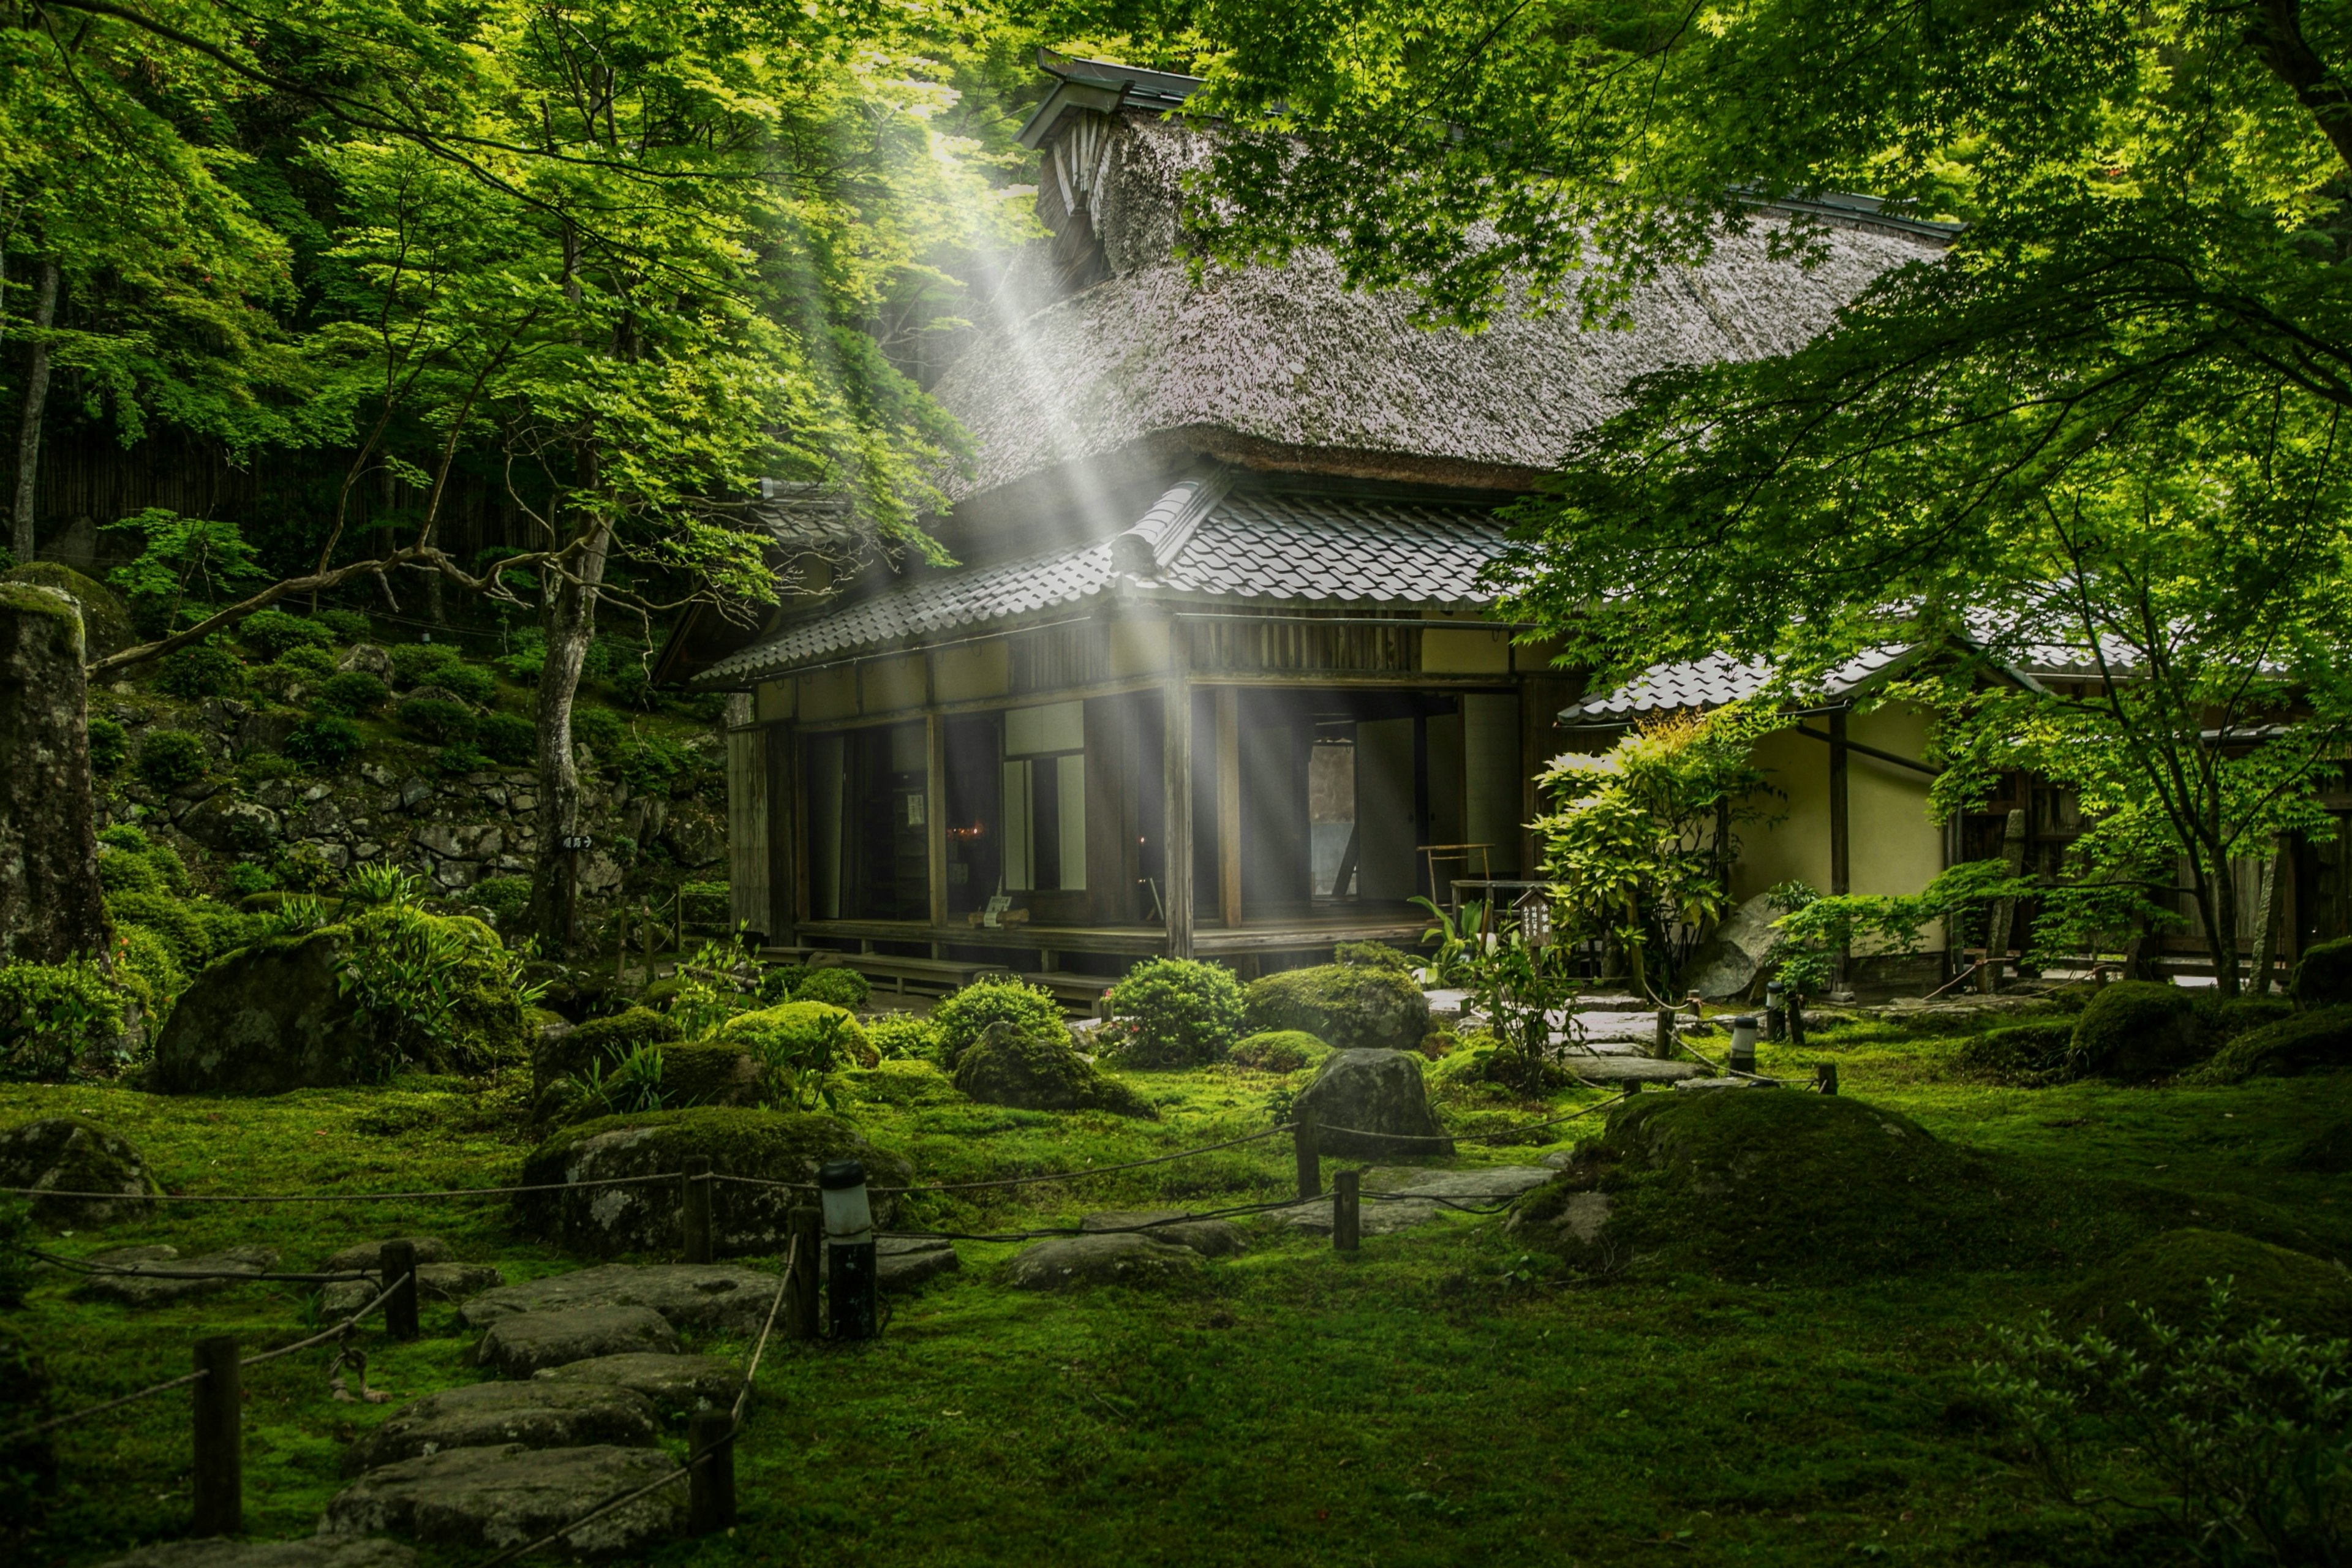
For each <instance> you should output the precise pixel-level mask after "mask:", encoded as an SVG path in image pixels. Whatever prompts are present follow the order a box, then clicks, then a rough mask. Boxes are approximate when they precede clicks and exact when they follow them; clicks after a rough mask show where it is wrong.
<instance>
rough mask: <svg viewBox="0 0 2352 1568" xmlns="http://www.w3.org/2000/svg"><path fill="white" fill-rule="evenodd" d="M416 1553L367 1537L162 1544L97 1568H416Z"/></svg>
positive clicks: (311, 1537) (313, 1537)
mask: <svg viewBox="0 0 2352 1568" xmlns="http://www.w3.org/2000/svg"><path fill="white" fill-rule="evenodd" d="M415 1563H416V1553H415V1552H414V1551H413V1550H411V1549H410V1548H408V1547H405V1546H403V1545H401V1544H400V1543H399V1542H396V1541H377V1540H372V1539H369V1538H366V1537H352V1538H349V1539H345V1540H322V1539H320V1538H319V1537H317V1536H307V1537H305V1538H303V1539H302V1540H300V1541H225V1540H222V1539H220V1538H219V1537H217V1536H215V1538H213V1539H212V1540H210V1541H166V1542H162V1543H161V1544H160V1545H155V1546H142V1547H141V1548H140V1549H139V1550H138V1551H136V1552H132V1553H131V1555H130V1556H128V1557H117V1558H115V1559H114V1560H113V1561H112V1562H110V1563H105V1564H103V1565H102V1568H415Z"/></svg>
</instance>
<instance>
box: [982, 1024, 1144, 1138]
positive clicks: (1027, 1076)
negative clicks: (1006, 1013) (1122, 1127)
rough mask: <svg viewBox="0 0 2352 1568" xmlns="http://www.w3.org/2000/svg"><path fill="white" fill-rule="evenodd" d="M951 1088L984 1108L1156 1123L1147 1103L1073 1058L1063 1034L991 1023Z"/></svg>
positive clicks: (1076, 1058) (1065, 1035)
mask: <svg viewBox="0 0 2352 1568" xmlns="http://www.w3.org/2000/svg"><path fill="white" fill-rule="evenodd" d="M955 1085H956V1088H958V1089H961V1090H963V1092H964V1093H966V1094H968V1095H970V1096H971V1098H972V1099H974V1100H981V1101H983V1102H984V1103H986V1104H989V1105H1010V1106H1015V1107H1018V1108H1019V1109H1021V1110H1108V1111H1109V1112H1111V1113H1112V1114H1113V1115H1115V1116H1143V1117H1150V1118H1154V1119H1157V1117H1158V1115H1159V1112H1158V1111H1156V1110H1153V1109H1152V1108H1151V1104H1150V1101H1149V1100H1145V1099H1144V1098H1143V1097H1142V1096H1141V1095H1139V1094H1138V1093H1136V1092H1135V1090H1133V1089H1129V1087H1128V1086H1127V1085H1125V1084H1123V1083H1121V1082H1119V1081H1118V1079H1115V1078H1112V1077H1110V1076H1109V1075H1108V1074H1107V1073H1104V1072H1103V1071H1102V1070H1101V1069H1099V1068H1097V1067H1096V1066H1095V1065H1094V1064H1093V1063H1092V1062H1090V1061H1088V1060H1087V1059H1086V1058H1084V1057H1082V1056H1080V1055H1078V1053H1077V1052H1076V1050H1074V1049H1073V1048H1072V1047H1071V1046H1070V1043H1069V1037H1068V1034H1067V1032H1066V1031H1064V1032H1063V1033H1062V1037H1060V1038H1059V1039H1056V1038H1055V1037H1054V1036H1052V1035H1049V1034H1047V1033H1046V1032H1045V1030H1043V1029H1024V1028H1023V1027H1021V1026H1019V1025H1017V1024H1011V1023H1003V1022H1000V1023H994V1024H991V1025H990V1026H988V1027H987V1028H986V1029H985V1030H983V1031H982V1034H981V1037H980V1040H979V1042H978V1043H977V1044H975V1045H974V1046H973V1047H971V1049H970V1050H968V1051H966V1052H964V1053H963V1059H962V1060H961V1062H959V1063H958V1064H957V1066H956V1072H955Z"/></svg>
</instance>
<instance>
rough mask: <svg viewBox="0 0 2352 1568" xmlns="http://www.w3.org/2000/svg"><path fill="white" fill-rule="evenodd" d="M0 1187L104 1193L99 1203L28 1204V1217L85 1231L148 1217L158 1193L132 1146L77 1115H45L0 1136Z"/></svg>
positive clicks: (65, 1200) (38, 1200) (51, 1201)
mask: <svg viewBox="0 0 2352 1568" xmlns="http://www.w3.org/2000/svg"><path fill="white" fill-rule="evenodd" d="M0 1187H39V1188H42V1189H43V1190H45V1191H48V1192H60V1193H108V1194H121V1195H120V1196H110V1197H103V1198H48V1197H37V1198H35V1199H33V1200H32V1207H33V1217H34V1218H35V1219H37V1220H38V1221H40V1222H41V1223H42V1224H43V1225H47V1226H56V1227H58V1228H60V1229H65V1228H76V1229H85V1228H88V1227H89V1226H100V1225H109V1224H111V1223H112V1222H114V1221H116V1220H120V1219H131V1218H135V1217H137V1216H139V1215H145V1214H148V1213H150V1212H152V1210H153V1208H154V1206H155V1205H153V1203H152V1202H151V1201H150V1200H149V1197H148V1194H151V1193H154V1192H158V1191H160V1190H161V1189H160V1188H158V1187H157V1186H156V1185H155V1179H154V1178H153V1177H152V1176H151V1175H149V1174H148V1173H147V1162H146V1160H145V1159H144V1158H142V1156H141V1154H140V1152H139V1151H138V1149H137V1147H136V1146H134V1145H133V1144H132V1143H131V1141H130V1140H129V1139H128V1138H125V1137H123V1136H122V1134H121V1133H120V1132H116V1131H113V1130H111V1129H110V1128H106V1127H101V1126H100V1125H99V1124H98V1123H97V1122H95V1121H88V1120H86V1119H84V1118H82V1117H79V1116H45V1117H42V1118H41V1119H40V1120H38V1121H24V1122H19V1123H18V1124H17V1125H16V1126H14V1127H11V1128H9V1129H8V1130H7V1131H5V1132H0Z"/></svg>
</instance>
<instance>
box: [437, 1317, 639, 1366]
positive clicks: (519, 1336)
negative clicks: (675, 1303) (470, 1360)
mask: <svg viewBox="0 0 2352 1568" xmlns="http://www.w3.org/2000/svg"><path fill="white" fill-rule="evenodd" d="M677 1348H678V1346H677V1330H676V1329H673V1328H671V1327H670V1326H669V1321H668V1320H667V1319H666V1318H664V1317H663V1316H662V1315H661V1314H660V1313H659V1312H656V1311H655V1310H653V1309H652V1308H650V1307H565V1308H562V1309H561V1310H555V1311H549V1312H516V1313H514V1314H512V1315H511V1316H509V1317H503V1318H500V1319H499V1320H498V1321H496V1322H494V1323H492V1324H491V1325H490V1326H489V1328H488V1331H486V1332H484V1333H483V1335H482V1342H481V1343H480V1344H479V1345H478V1346H476V1347H475V1350H474V1363H475V1364H476V1365H477V1366H485V1367H488V1368H489V1369H490V1370H491V1371H493V1372H495V1373H498V1374H499V1376H500V1377H529V1376H530V1375H531V1373H535V1372H538V1371H539V1370H540V1369H541V1368H542V1367H550V1366H562V1365H563V1364H564V1363H566V1362H574V1361H588V1360H590V1359H592V1358H593V1357H596V1356H604V1355H622V1354H626V1353H628V1352H645V1351H652V1352H656V1353H663V1352H675V1351H676V1350H677Z"/></svg>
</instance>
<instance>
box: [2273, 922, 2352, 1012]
mask: <svg viewBox="0 0 2352 1568" xmlns="http://www.w3.org/2000/svg"><path fill="white" fill-rule="evenodd" d="M2287 988H2288V989H2289V990H2290V991H2292V992H2293V993H2294V1000H2295V1005H2297V1006H2299V1007H2352V936H2345V937H2338V938H2336V940H2335V941H2334V942H2318V943H2316V944H2315V945H2313V946H2311V947H2307V948H2305V949H2304V950H2303V956H2302V957H2301V958H2299V959H2297V960H2295V964H2294V979H2293V980H2292V981H2290V982H2289V983H2288V987H2287Z"/></svg>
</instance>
